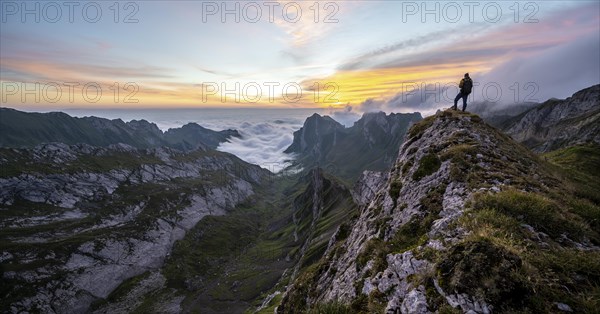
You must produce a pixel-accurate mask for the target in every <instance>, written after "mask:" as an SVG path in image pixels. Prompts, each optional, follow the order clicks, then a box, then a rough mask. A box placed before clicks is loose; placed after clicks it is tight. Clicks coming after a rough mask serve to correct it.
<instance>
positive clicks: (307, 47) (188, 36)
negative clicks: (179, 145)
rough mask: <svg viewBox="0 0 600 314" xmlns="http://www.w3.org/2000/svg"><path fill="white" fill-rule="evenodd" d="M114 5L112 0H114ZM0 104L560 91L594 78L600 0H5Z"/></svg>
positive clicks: (233, 103) (428, 106)
mask: <svg viewBox="0 0 600 314" xmlns="http://www.w3.org/2000/svg"><path fill="white" fill-rule="evenodd" d="M115 3H116V4H115ZM0 17H1V19H2V20H1V28H0V40H1V41H0V43H1V44H0V83H1V88H2V99H1V103H0V105H1V106H3V107H13V108H17V109H61V108H180V107H185V108H203V107H217V108H238V107H243V108H252V107H267V108H311V107H312V108H333V109H339V110H338V111H339V115H340V116H343V115H344V114H348V115H355V114H358V113H361V112H367V111H375V110H384V111H396V112H403V111H406V112H412V111H422V112H423V111H428V110H429V111H431V110H436V109H437V108H441V107H449V106H450V105H449V104H450V103H451V102H452V99H453V98H454V96H455V95H456V93H457V87H456V86H457V84H458V82H459V80H460V79H461V78H462V76H463V74H464V73H465V72H469V73H470V75H471V77H472V78H473V80H474V81H475V84H476V85H475V89H474V92H473V94H472V95H471V101H488V102H491V103H494V104H498V105H499V106H500V105H506V104H511V103H522V102H528V101H535V102H542V101H545V100H547V99H549V98H552V97H555V98H566V97H568V96H570V95H571V94H572V93H574V92H576V91H578V90H580V89H582V88H585V87H589V86H591V85H594V84H598V83H600V63H599V61H598V60H599V59H600V39H599V38H600V3H599V2H598V1H539V2H531V1H522V2H519V1H468V2H461V1H457V2H452V1H417V2H412V1H256V2H253V1H122V2H114V1H85V2H78V1H70V2H60V1H58V2H40V1H4V0H3V1H2V2H1V7H0Z"/></svg>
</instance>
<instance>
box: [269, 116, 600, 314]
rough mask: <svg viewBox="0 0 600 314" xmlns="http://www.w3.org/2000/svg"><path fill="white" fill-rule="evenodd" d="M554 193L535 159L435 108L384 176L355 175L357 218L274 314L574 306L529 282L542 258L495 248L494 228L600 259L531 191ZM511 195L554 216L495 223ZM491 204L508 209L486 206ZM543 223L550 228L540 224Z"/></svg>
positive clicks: (511, 247) (581, 226) (592, 237)
mask: <svg viewBox="0 0 600 314" xmlns="http://www.w3.org/2000/svg"><path fill="white" fill-rule="evenodd" d="M556 186H560V182H559V180H558V179H556V177H555V176H554V174H552V173H551V171H549V170H548V169H547V168H546V167H544V165H543V164H542V162H540V161H539V159H538V158H537V157H536V156H535V155H533V154H532V153H530V152H529V151H528V150H527V149H525V148H524V147H521V146H519V145H518V144H516V143H514V142H513V141H512V140H510V139H509V138H508V137H506V136H505V135H503V134H500V133H498V132H497V131H496V130H495V129H493V128H491V127H489V126H488V125H486V124H485V123H483V122H482V121H481V119H480V118H479V117H477V116H475V115H469V114H460V113H453V112H440V113H438V114H436V115H435V116H433V117H429V118H427V119H425V120H424V121H422V122H420V123H418V124H417V125H415V126H413V128H412V129H411V130H410V131H409V132H408V135H407V139H406V143H405V144H404V145H403V146H402V148H401V149H400V153H399V156H398V159H397V161H396V162H395V165H394V166H393V167H392V170H391V171H390V172H389V175H382V174H380V173H365V174H364V175H363V176H362V178H361V180H360V181H359V182H358V183H357V187H356V188H355V199H356V200H357V203H358V204H360V205H361V213H360V216H359V217H358V218H357V219H355V220H354V221H353V222H352V223H351V224H350V228H349V230H351V231H350V232H349V234H347V235H345V236H343V237H342V236H339V234H335V235H334V236H333V237H332V240H331V241H330V243H329V246H328V248H327V250H326V252H325V254H324V257H323V258H322V259H321V260H320V262H319V263H318V264H316V265H315V266H314V267H312V268H310V269H307V270H306V271H305V272H304V273H302V274H300V275H299V276H298V277H297V278H295V280H293V284H291V285H289V286H288V289H287V291H286V292H285V294H284V297H283V300H282V302H281V304H280V305H279V307H278V308H277V312H278V313H289V312H291V311H294V310H296V311H297V310H302V309H314V308H319V307H320V306H321V305H323V304H329V305H330V306H338V307H339V308H340V310H342V309H343V308H346V309H344V310H342V311H350V312H368V313H377V312H385V313H398V312H399V313H431V312H437V311H441V310H447V311H451V310H456V309H458V310H460V312H465V313H467V312H468V313H491V312H502V311H511V310H523V309H529V310H534V311H550V310H556V309H557V306H558V305H556V304H561V306H563V305H564V306H563V308H566V307H569V308H571V307H573V308H575V307H577V308H579V309H580V310H581V309H583V308H585V306H587V305H586V304H585V302H584V301H582V300H585V299H577V298H573V296H569V295H565V294H564V293H561V292H557V291H555V290H553V289H552V288H548V287H546V286H544V284H541V285H540V284H539V283H536V282H534V281H536V280H537V279H536V280H533V279H531V277H533V276H534V275H533V274H536V275H537V276H540V277H542V278H541V279H539V280H540V281H542V282H545V281H546V280H556V278H554V277H553V276H556V275H555V274H552V271H551V270H548V269H546V268H551V269H552V268H553V267H558V266H556V265H554V264H551V263H550V262H548V261H547V260H540V259H538V258H540V257H539V255H543V256H546V255H544V254H547V253H544V252H543V251H540V252H538V251H535V252H536V253H535V254H539V255H538V256H529V255H526V254H523V253H521V252H523V251H520V250H523V249H521V248H520V244H518V245H517V244H507V243H509V242H507V241H509V240H510V238H508V239H507V238H506V237H507V236H506V234H505V232H507V231H506V230H504V229H505V228H509V226H510V228H515V229H514V230H515V231H513V232H514V233H515V234H518V235H519V238H518V240H517V241H523V242H522V243H523V245H525V246H526V247H529V250H534V249H532V247H535V248H538V249H539V250H545V249H550V250H551V252H554V253H551V254H556V252H557V251H554V250H567V251H568V252H569V254H573V255H574V256H579V255H580V254H584V255H585V258H586V259H585V260H586V261H591V260H594V259H596V258H597V257H598V256H600V254H599V252H600V251H599V249H600V248H599V247H598V245H599V244H600V238H599V236H598V233H597V231H594V230H593V228H592V227H590V226H589V225H587V223H586V222H585V221H586V218H587V216H586V215H583V214H579V215H578V214H574V213H573V212H569V211H568V210H566V209H565V213H560V211H562V210H563V209H560V208H563V207H561V205H557V204H555V203H554V202H559V200H560V199H561V197H558V198H557V199H554V198H553V199H552V201H548V200H547V199H544V198H540V197H539V196H538V195H552V193H555V192H554V191H555V190H554V188H555V187H556ZM566 193H567V194H568V192H566ZM554 197H556V196H554ZM513 198H516V199H519V200H520V202H522V203H524V202H534V201H535V202H539V203H540V204H539V206H540V207H544V208H546V209H544V210H548V212H551V213H555V214H556V215H557V216H556V217H552V218H551V217H548V216H549V215H550V214H547V215H548V216H547V217H544V218H543V219H540V220H537V219H534V218H532V217H537V216H536V215H543V214H542V213H536V214H533V213H530V212H527V210H529V211H533V208H536V207H535V206H537V205H534V207H524V208H523V209H520V210H515V212H518V213H519V214H514V216H507V214H508V213H507V212H510V211H511V210H513V208H512V207H511V206H514V207H518V206H522V203H518V204H513V203H512V199H513ZM502 202H507V203H509V205H510V206H508V205H506V206H505V207H502V206H500V205H498V203H500V204H502V205H505V204H504V203H502ZM546 202H548V203H546ZM486 204H487V205H486ZM519 204H521V205H519ZM586 204H588V205H587V206H590V208H596V207H594V206H595V205H593V204H589V203H586ZM494 206H497V207H498V208H497V209H496V210H495V211H491V210H492V209H494V208H495V207H494ZM488 208H489V209H488ZM572 210H573V211H574V210H575V209H572ZM595 210H596V211H597V210H598V209H597V208H596V209H595ZM505 211H506V212H505ZM563 215H566V216H567V217H569V218H568V219H572V221H571V222H569V221H568V220H565V219H566V218H564V216H563ZM482 220H484V221H485V220H488V222H487V223H481V221H482ZM552 221H557V222H558V221H560V222H559V223H557V224H556V225H555V226H552V227H550V228H548V227H547V226H545V224H547V223H550V222H552ZM509 222H510V224H509ZM495 224H498V225H495ZM556 229H558V230H556ZM496 230H498V231H496ZM542 230H543V232H542ZM582 230H583V231H582ZM551 231H552V234H550V235H548V234H547V233H549V232H551ZM338 232H339V231H338ZM496 232H498V234H496ZM513 241H515V240H513ZM519 243H521V242H519ZM515 252H517V253H515ZM558 252H564V251H558ZM547 258H550V257H547ZM524 264H527V265H529V266H527V267H525V266H524ZM547 264H550V265H551V266H548V265H547ZM528 267H529V268H528ZM530 268H533V269H535V271H532V270H531V269H530ZM596 268H597V267H596ZM548 271H549V273H546V272H548ZM530 272H531V273H530ZM538 272H539V273H538ZM582 273H583V274H586V271H584V270H580V269H578V270H577V271H573V273H568V274H567V278H570V279H569V281H572V280H576V279H573V278H581V276H588V277H587V279H588V280H592V281H594V280H596V279H594V278H595V277H593V275H591V273H587V275H582ZM541 274H543V275H541ZM523 276H524V277H523ZM528 276H529V277H528ZM546 276H547V277H546ZM589 276H592V277H589ZM523 278H530V279H523ZM569 289H571V290H570V291H575V290H576V291H580V292H579V293H584V292H581V291H585V289H586V288H585V287H584V286H581V285H578V284H574V285H569ZM534 291H537V294H536V293H535V292H534ZM538 294H541V295H545V297H546V299H543V298H542V299H540V298H541V297H540V298H538ZM550 295H552V296H550ZM563 299H569V300H571V304H565V303H563V302H564V300H563ZM336 304H337V305H336Z"/></svg>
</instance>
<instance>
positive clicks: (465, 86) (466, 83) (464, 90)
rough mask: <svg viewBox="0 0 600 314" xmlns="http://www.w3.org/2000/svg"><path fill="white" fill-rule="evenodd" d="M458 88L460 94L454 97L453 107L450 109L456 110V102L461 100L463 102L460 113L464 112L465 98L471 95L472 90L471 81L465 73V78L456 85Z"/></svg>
mask: <svg viewBox="0 0 600 314" xmlns="http://www.w3.org/2000/svg"><path fill="white" fill-rule="evenodd" d="M458 87H460V92H459V93H458V95H456V98H454V107H452V109H454V110H458V109H457V108H456V103H457V102H458V100H459V99H461V98H462V100H463V109H462V111H465V110H466V109H467V98H468V97H469V94H470V93H471V90H472V89H473V81H472V80H471V78H470V77H469V73H465V77H464V78H463V79H462V80H460V84H458Z"/></svg>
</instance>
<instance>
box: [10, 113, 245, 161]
mask: <svg viewBox="0 0 600 314" xmlns="http://www.w3.org/2000/svg"><path fill="white" fill-rule="evenodd" d="M0 134H2V136H1V137H0V147H34V146H36V145H38V144H43V143H48V142H60V143H64V144H69V145H72V144H88V145H93V146H101V147H106V146H109V145H111V144H119V143H122V144H128V145H131V146H133V147H136V148H150V147H159V146H167V147H172V148H176V149H179V150H183V151H189V150H195V149H202V150H208V149H215V148H217V146H219V144H220V143H223V142H226V141H227V140H228V139H229V138H231V137H240V134H239V133H238V132H237V131H236V130H224V131H220V132H217V131H213V130H209V129H206V128H204V127H202V126H200V125H198V124H196V123H189V124H186V125H184V126H182V127H181V128H174V129H169V130H168V131H166V132H164V133H163V132H162V131H161V130H160V129H159V128H158V127H157V126H156V124H154V123H150V122H148V121H146V120H133V121H130V122H123V120H121V119H115V120H109V119H105V118H98V117H83V118H77V117H72V116H70V115H68V114H66V113H62V112H49V113H36V112H31V113H29V112H22V111H18V110H15V109H10V108H0Z"/></svg>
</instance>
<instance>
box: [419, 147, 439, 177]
mask: <svg viewBox="0 0 600 314" xmlns="http://www.w3.org/2000/svg"><path fill="white" fill-rule="evenodd" d="M441 165H442V163H441V161H440V159H439V158H438V156H437V155H436V154H434V153H429V154H427V155H425V156H423V157H421V160H420V161H419V168H417V170H416V171H415V172H414V173H413V176H412V177H413V180H415V181H418V180H421V179H422V178H424V177H426V176H428V175H431V174H433V173H434V172H436V171H438V169H440V166H441Z"/></svg>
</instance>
